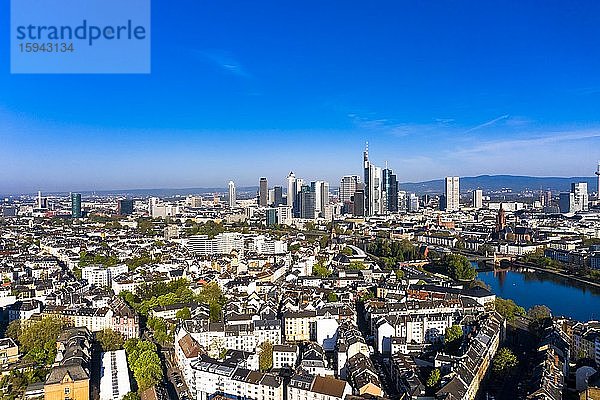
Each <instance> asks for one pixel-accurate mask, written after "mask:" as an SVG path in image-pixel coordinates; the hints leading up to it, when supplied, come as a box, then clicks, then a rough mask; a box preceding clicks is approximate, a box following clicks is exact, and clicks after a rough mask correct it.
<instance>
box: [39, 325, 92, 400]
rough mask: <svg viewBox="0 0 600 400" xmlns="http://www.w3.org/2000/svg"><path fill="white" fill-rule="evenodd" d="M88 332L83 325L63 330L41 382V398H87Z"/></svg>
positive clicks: (89, 335)
mask: <svg viewBox="0 0 600 400" xmlns="http://www.w3.org/2000/svg"><path fill="white" fill-rule="evenodd" d="M91 344H92V335H91V333H90V331H88V330H87V328H74V329H69V330H67V331H65V332H63V333H62V334H61V335H60V337H59V338H58V341H57V342H56V350H57V352H56V358H55V360H54V364H52V369H51V370H50V373H49V374H48V377H47V378H46V383H45V385H44V399H45V400H89V398H90V360H91V355H92V353H91Z"/></svg>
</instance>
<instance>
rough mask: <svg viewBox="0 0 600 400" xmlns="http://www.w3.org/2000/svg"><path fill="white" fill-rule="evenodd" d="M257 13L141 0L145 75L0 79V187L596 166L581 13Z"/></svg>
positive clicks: (598, 136) (584, 170) (523, 9)
mask: <svg viewBox="0 0 600 400" xmlns="http://www.w3.org/2000/svg"><path fill="white" fill-rule="evenodd" d="M261 5H263V6H264V10H263V11H264V12H263V13H260V14H261V15H260V16H256V17H255V18H253V19H252V20H248V19H247V18H245V17H243V16H242V15H250V14H251V12H250V11H251V8H254V7H255V6H250V5H247V4H243V3H240V4H237V7H238V8H239V11H240V13H236V15H235V16H232V15H230V12H229V9H228V7H227V6H225V5H223V4H196V3H192V2H184V3H178V4H176V5H169V6H167V5H166V4H160V3H157V4H155V5H154V7H153V11H154V13H155V14H156V15H162V16H165V18H163V19H161V20H160V22H157V23H156V24H155V26H153V33H152V54H153V65H152V74H150V75H139V76H133V75H130V76H122V75H27V76H20V75H10V74H9V72H8V70H7V69H4V70H3V71H1V72H0V87H2V88H3V89H4V90H2V91H1V92H0V128H1V131H0V135H1V137H2V143H3V145H2V146H1V147H0V159H2V160H3V162H2V167H3V174H1V175H0V187H1V188H2V190H1V191H2V192H8V193H13V192H14V193H17V192H19V193H20V192H34V191H36V190H38V189H42V190H50V191H70V190H78V191H85V190H108V189H119V188H157V187H158V188H160V187H166V188H185V187H213V186H223V184H226V183H227V181H228V180H229V179H231V178H232V177H235V179H236V182H239V184H240V185H241V186H243V185H247V184H250V183H251V182H254V181H255V178H256V176H262V175H265V174H266V173H268V174H269V175H271V176H273V177H279V176H280V177H283V179H285V176H287V173H289V171H290V170H293V171H298V173H299V174H301V175H302V176H306V177H311V178H312V177H314V178H315V179H317V178H318V179H325V180H328V181H330V182H336V181H337V180H338V179H339V177H341V176H343V175H348V174H356V173H358V172H359V171H360V164H359V163H358V162H357V161H356V159H355V157H354V155H355V154H356V153H358V152H360V151H361V150H362V148H363V146H364V142H365V141H369V143H370V144H371V146H372V147H373V148H374V149H378V150H377V153H378V156H377V158H376V160H374V162H376V163H377V164H379V165H383V163H384V161H386V160H387V161H388V162H389V163H390V165H394V171H395V173H396V174H397V176H398V180H399V181H401V182H415V181H423V180H429V179H434V178H441V177H444V176H448V175H452V176H476V175H481V174H511V175H530V176H588V175H589V174H590V165H592V164H596V162H597V161H598V154H597V152H595V151H594V149H597V148H598V147H599V146H598V145H599V144H600V115H599V114H598V107H597V104H598V102H599V100H600V99H599V96H600V89H599V88H600V79H599V78H598V76H597V74H596V71H597V70H598V67H599V66H600V57H598V55H597V54H596V52H595V51H593V50H594V49H595V41H594V38H595V37H598V34H599V33H600V32H599V31H600V27H599V26H598V25H597V24H595V21H594V19H593V18H592V16H593V15H597V14H598V11H600V10H599V8H600V5H599V4H596V3H594V2H584V3H582V4H578V5H577V6H575V5H564V4H554V5H547V6H546V7H544V9H540V8H539V7H538V6H537V5H535V4H534V3H533V2H529V3H528V2H524V3H520V4H518V5H512V7H510V8H507V7H504V8H503V7H501V6H490V5H484V4H476V3H471V4H468V5H462V6H460V5H450V4H443V3H440V4H408V3H405V4H395V3H392V2H384V3H380V4H378V5H369V4H361V5H360V6H359V5H351V4H345V5H344V7H343V8H340V7H337V6H333V5H327V4H320V3H317V2H313V3H308V4H306V5H305V7H303V8H302V9H297V8H295V7H292V6H290V5H284V4H278V3H276V2H265V3H261ZM259 7H260V5H259ZM245 11H248V13H246V12H245ZM292 15H293V21H298V25H295V24H292V23H291V22H292ZM225 16H227V18H225ZM0 18H3V19H4V20H8V5H6V6H4V7H2V8H0ZM224 20H227V21H229V23H228V24H227V25H223V24H222V21H224ZM506 21H510V24H508V25H506V24H505V22H506ZM298 26H306V27H310V28H306V29H304V28H302V29H300V28H299V27H298ZM494 26H506V29H501V30H499V29H491V28H490V27H494ZM175 27H178V28H179V27H183V28H181V29H173V28H175ZM192 27H193V29H192ZM356 27H358V28H360V29H355V28H356ZM473 32H477V35H473ZM532 32H533V33H532ZM173 43H175V44H173ZM248 43H252V46H248ZM7 46H8V44H7V41H1V42H0V51H5V52H7V51H8V49H7V48H6V47H7ZM32 94H34V95H32ZM275 144H276V145H277V146H275ZM556 154H560V155H561V156H560V157H555V155H556ZM508 155H510V159H511V161H510V162H507V156H508ZM207 166H208V167H207ZM325 166H326V167H327V168H324V167H325ZM124 171H125V172H126V173H124ZM323 171H325V173H323ZM592 172H593V171H592ZM282 181H283V182H284V180H282ZM223 182H224V183H223Z"/></svg>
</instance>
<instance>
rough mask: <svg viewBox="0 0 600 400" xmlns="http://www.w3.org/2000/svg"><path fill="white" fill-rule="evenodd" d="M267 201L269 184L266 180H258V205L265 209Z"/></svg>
mask: <svg viewBox="0 0 600 400" xmlns="http://www.w3.org/2000/svg"><path fill="white" fill-rule="evenodd" d="M268 200H269V184H268V182H267V178H260V182H259V186H258V205H259V206H261V207H266V206H267V203H268Z"/></svg>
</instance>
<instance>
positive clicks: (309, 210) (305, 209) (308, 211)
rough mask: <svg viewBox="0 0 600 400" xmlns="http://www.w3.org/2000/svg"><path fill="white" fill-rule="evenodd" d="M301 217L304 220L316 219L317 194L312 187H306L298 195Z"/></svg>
mask: <svg viewBox="0 0 600 400" xmlns="http://www.w3.org/2000/svg"><path fill="white" fill-rule="evenodd" d="M298 210H299V214H300V215H299V217H300V218H304V219H314V218H315V192H313V191H312V190H311V187H310V186H307V185H304V186H302V188H301V189H300V193H298Z"/></svg>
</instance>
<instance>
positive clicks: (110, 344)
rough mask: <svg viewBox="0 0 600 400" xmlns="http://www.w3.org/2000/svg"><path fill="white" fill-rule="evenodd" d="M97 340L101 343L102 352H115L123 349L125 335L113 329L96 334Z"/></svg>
mask: <svg viewBox="0 0 600 400" xmlns="http://www.w3.org/2000/svg"><path fill="white" fill-rule="evenodd" d="M96 340H97V341H98V343H100V347H102V351H115V350H120V349H122V348H123V345H124V344H125V340H124V339H123V335H121V333H119V332H115V331H113V330H112V329H104V330H101V331H100V332H98V333H96Z"/></svg>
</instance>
